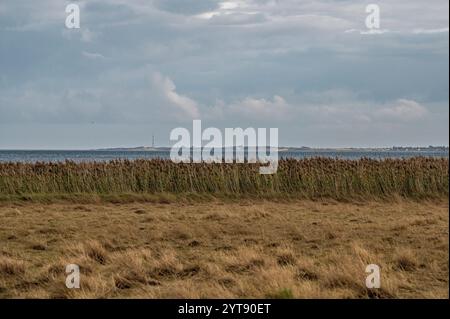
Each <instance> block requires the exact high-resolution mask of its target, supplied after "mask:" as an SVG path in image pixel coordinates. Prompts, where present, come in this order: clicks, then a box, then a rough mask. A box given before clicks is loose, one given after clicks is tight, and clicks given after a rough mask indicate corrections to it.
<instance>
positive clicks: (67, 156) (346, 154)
mask: <svg viewBox="0 0 450 319" xmlns="http://www.w3.org/2000/svg"><path fill="white" fill-rule="evenodd" d="M278 155H279V158H296V159H302V158H312V157H327V158H340V159H360V158H371V159H386V158H411V157H418V156H422V157H435V158H436V157H437V158H448V157H449V152H448V149H420V150H414V149H413V150H393V149H376V150H374V149H356V150H355V149H294V150H291V149H289V150H285V151H280V152H279V153H278ZM152 158H162V159H169V158H170V151H169V150H149V151H147V150H145V151H136V150H130V151H129V150H93V151H89V150H85V151H75V150H0V162H26V163H35V162H64V161H66V160H69V161H73V162H94V161H96V162H99V161H110V160H117V159H128V160H136V159H152Z"/></svg>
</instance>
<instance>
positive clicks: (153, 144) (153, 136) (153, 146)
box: [152, 134, 155, 148]
mask: <svg viewBox="0 0 450 319" xmlns="http://www.w3.org/2000/svg"><path fill="white" fill-rule="evenodd" d="M152 148H155V134H152Z"/></svg>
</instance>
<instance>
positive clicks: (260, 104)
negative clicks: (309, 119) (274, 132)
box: [227, 95, 291, 120]
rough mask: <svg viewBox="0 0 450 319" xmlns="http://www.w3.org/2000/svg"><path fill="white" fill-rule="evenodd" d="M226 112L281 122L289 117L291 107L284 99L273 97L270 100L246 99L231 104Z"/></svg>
mask: <svg viewBox="0 0 450 319" xmlns="http://www.w3.org/2000/svg"><path fill="white" fill-rule="evenodd" d="M227 108H228V110H229V111H230V112H232V113H233V114H239V115H241V116H245V117H247V118H251V119H266V120H267V119H272V120H280V119H281V120H282V119H286V117H287V116H289V113H288V112H289V110H290V109H291V107H290V106H289V104H288V103H287V102H286V100H285V99H284V98H282V97H281V96H279V95H275V96H274V97H273V98H272V100H270V99H264V98H254V97H246V98H244V99H243V100H239V101H236V102H233V103H231V104H230V105H229V106H228V107H227Z"/></svg>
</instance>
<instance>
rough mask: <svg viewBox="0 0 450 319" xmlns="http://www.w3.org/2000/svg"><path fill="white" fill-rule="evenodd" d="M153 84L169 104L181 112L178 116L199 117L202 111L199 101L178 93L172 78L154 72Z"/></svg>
mask: <svg viewBox="0 0 450 319" xmlns="http://www.w3.org/2000/svg"><path fill="white" fill-rule="evenodd" d="M152 84H153V88H154V89H156V90H158V92H159V93H160V94H161V97H162V98H163V99H164V100H165V102H167V104H168V106H169V107H172V108H173V109H174V110H175V111H176V112H179V114H176V116H177V117H178V118H181V119H183V118H185V117H186V116H188V117H190V118H192V119H196V118H199V116H200V112H199V109H198V104H197V102H196V101H194V100H192V99H190V98H189V97H187V96H184V95H181V94H178V93H177V92H176V86H175V84H174V83H173V81H172V80H171V79H170V78H168V77H165V76H163V75H161V74H160V73H154V74H153V76H152Z"/></svg>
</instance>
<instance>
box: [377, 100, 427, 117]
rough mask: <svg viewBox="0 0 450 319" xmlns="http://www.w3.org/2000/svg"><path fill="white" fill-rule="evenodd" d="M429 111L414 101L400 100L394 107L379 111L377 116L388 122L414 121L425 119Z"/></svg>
mask: <svg viewBox="0 0 450 319" xmlns="http://www.w3.org/2000/svg"><path fill="white" fill-rule="evenodd" d="M427 114H428V110H427V109H426V108H425V107H424V106H422V105H420V104H419V103H417V102H416V101H413V100H407V99H399V100H397V101H395V103H393V104H392V105H389V106H387V107H384V108H382V109H380V110H378V111H377V112H376V113H375V115H376V116H380V117H382V118H385V119H386V120H395V121H406V122H408V121H414V120H418V119H421V118H423V117H424V116H426V115H427Z"/></svg>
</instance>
